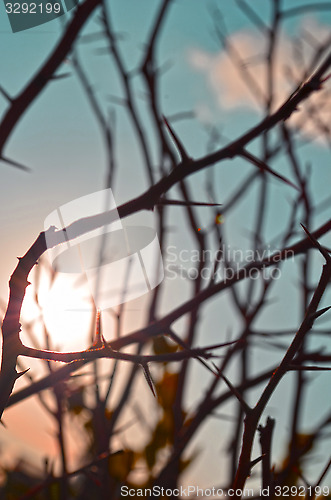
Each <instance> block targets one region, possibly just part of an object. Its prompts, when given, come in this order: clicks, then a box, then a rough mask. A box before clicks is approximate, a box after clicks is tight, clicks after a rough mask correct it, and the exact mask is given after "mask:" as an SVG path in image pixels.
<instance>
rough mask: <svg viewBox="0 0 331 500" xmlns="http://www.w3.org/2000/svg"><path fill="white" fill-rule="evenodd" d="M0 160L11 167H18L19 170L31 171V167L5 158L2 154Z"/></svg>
mask: <svg viewBox="0 0 331 500" xmlns="http://www.w3.org/2000/svg"><path fill="white" fill-rule="evenodd" d="M0 160H1V161H3V162H4V163H8V164H9V165H12V166H13V167H16V168H19V169H20V170H24V171H25V172H31V168H29V167H26V166H25V165H22V164H21V163H18V162H16V161H14V160H10V159H9V158H5V157H4V156H1V157H0Z"/></svg>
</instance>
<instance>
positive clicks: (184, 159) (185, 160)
mask: <svg viewBox="0 0 331 500" xmlns="http://www.w3.org/2000/svg"><path fill="white" fill-rule="evenodd" d="M163 121H164V123H165V125H166V127H167V129H168V132H169V134H170V135H171V137H172V138H173V141H174V143H175V145H176V147H177V150H178V152H179V155H180V159H181V162H182V163H189V162H191V161H192V159H191V158H190V157H189V155H188V154H187V153H186V150H185V148H184V145H183V144H182V142H181V141H180V140H179V139H178V137H177V136H176V134H175V132H174V130H173V129H172V127H171V126H170V123H169V122H168V120H167V119H166V117H165V116H163Z"/></svg>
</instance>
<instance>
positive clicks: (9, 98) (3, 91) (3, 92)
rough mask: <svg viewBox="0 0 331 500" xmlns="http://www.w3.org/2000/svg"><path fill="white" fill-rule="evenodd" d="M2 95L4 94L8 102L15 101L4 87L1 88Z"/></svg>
mask: <svg viewBox="0 0 331 500" xmlns="http://www.w3.org/2000/svg"><path fill="white" fill-rule="evenodd" d="M0 94H2V95H3V97H4V98H5V99H7V101H8V102H13V99H12V98H11V97H10V95H9V94H8V92H7V91H6V90H5V89H4V88H3V87H2V86H1V87H0Z"/></svg>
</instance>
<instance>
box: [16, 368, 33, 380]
mask: <svg viewBox="0 0 331 500" xmlns="http://www.w3.org/2000/svg"><path fill="white" fill-rule="evenodd" d="M29 370H30V368H27V369H26V370H23V371H22V372H19V373H16V380H18V379H19V378H21V377H23V375H25V374H26V373H27V372H28V371H29Z"/></svg>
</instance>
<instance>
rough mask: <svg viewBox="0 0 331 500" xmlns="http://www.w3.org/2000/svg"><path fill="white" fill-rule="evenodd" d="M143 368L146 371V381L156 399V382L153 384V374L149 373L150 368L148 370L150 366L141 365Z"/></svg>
mask: <svg viewBox="0 0 331 500" xmlns="http://www.w3.org/2000/svg"><path fill="white" fill-rule="evenodd" d="M141 367H142V369H143V370H144V375H145V379H146V381H147V383H148V385H149V388H150V390H151V391H152V394H153V396H154V397H155V398H156V397H157V396H156V391H155V386H154V382H153V379H152V376H151V372H150V371H149V368H148V364H147V363H143V364H142V365H141Z"/></svg>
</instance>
